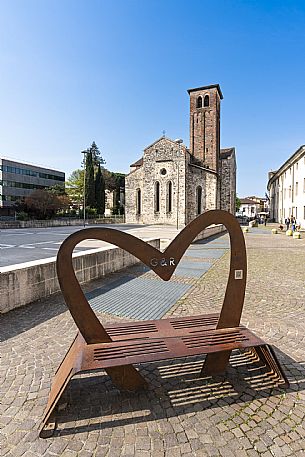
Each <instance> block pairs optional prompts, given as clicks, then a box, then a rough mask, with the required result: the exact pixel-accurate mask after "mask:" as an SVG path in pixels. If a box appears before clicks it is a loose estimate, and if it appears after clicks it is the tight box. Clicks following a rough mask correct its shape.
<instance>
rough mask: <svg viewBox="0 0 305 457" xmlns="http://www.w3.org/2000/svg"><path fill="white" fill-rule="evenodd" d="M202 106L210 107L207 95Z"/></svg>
mask: <svg viewBox="0 0 305 457" xmlns="http://www.w3.org/2000/svg"><path fill="white" fill-rule="evenodd" d="M203 105H204V106H210V97H209V96H208V95H206V96H205V97H204V101H203Z"/></svg>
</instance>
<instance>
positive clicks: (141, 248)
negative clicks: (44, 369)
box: [40, 210, 288, 437]
mask: <svg viewBox="0 0 305 457" xmlns="http://www.w3.org/2000/svg"><path fill="white" fill-rule="evenodd" d="M211 224H223V225H224V226H225V227H226V228H227V230H228V232H229V235H230V243H231V260H230V272H229V278H228V283H227V288H226V292H225V297H224V302H223V306H222V309H221V312H220V314H205V315H200V316H186V317H179V318H170V319H160V320H154V321H139V322H126V323H122V322H120V323H118V324H112V325H109V326H105V327H104V326H103V325H102V324H101V322H100V321H99V319H98V318H97V317H96V315H95V313H94V311H93V310H92V309H91V307H90V305H89V303H88V301H87V299H86V297H85V295H84V293H83V291H82V289H81V287H80V285H79V282H78V280H77V278H76V276H75V273H74V269H73V264H72V252H73V249H74V248H75V246H76V245H77V244H78V243H80V242H81V241H83V240H86V239H97V240H102V241H107V242H109V243H111V244H114V245H116V246H118V247H120V248H122V249H124V250H126V251H128V252H129V253H131V254H133V255H134V256H135V257H137V258H138V259H139V260H141V261H142V262H143V263H144V264H145V265H147V266H148V267H150V268H151V269H152V270H153V271H154V272H155V273H156V274H157V275H158V276H159V277H160V278H161V279H163V280H165V281H168V280H169V279H170V278H171V276H172V275H173V273H174V271H175V269H176V267H177V265H178V263H179V261H180V259H181V257H182V256H183V254H184V253H185V251H186V250H187V248H188V247H189V245H190V244H191V243H192V241H194V239H195V238H196V237H197V235H198V234H199V233H200V232H201V231H202V230H204V229H205V228H206V227H208V226H209V225H211ZM57 274H58V280H59V284H60V287H61V290H62V293H63V296H64V298H65V301H66V303H67V305H68V308H69V310H70V313H71V315H72V317H73V319H74V321H75V323H76V325H77V327H78V329H79V332H78V334H77V336H76V338H75V340H74V341H73V343H72V345H71V347H70V349H69V350H68V352H67V354H66V356H65V358H64V359H63V361H62V363H61V365H60V366H59V368H58V370H57V372H56V375H55V378H54V381H53V384H52V388H51V392H50V395H49V401H48V405H47V408H46V412H45V415H44V418H43V421H42V429H41V432H40V436H41V437H47V436H50V435H52V433H53V431H54V429H55V427H56V420H55V415H54V414H52V413H53V411H54V408H55V407H56V404H57V403H58V400H59V399H60V397H61V395H62V393H63V391H64V389H65V388H66V386H67V384H68V383H69V381H70V379H71V378H72V376H74V375H75V374H76V373H80V372H82V371H88V370H96V369H104V370H105V371H106V372H107V374H108V375H109V376H110V377H111V379H112V381H113V382H114V383H115V384H116V385H117V386H118V387H119V388H121V389H127V390H135V389H138V388H143V387H146V386H147V383H146V381H145V379H144V378H143V377H142V376H141V374H140V373H139V372H138V371H137V370H136V368H134V366H133V364H138V363H143V362H152V361H158V360H164V359H172V358H177V357H185V356H192V355H200V354H206V358H205V361H204V365H203V368H202V371H201V375H202V376H203V375H208V374H209V375H214V374H219V373H222V372H224V371H225V369H226V367H227V365H228V363H229V358H230V354H231V351H232V350H233V349H246V348H251V351H252V352H253V354H254V356H255V357H256V359H257V360H258V359H260V360H261V361H262V362H263V363H264V364H265V365H266V366H267V367H269V369H270V373H271V375H272V376H273V378H274V379H275V380H276V381H277V382H278V383H279V384H281V385H282V386H283V387H285V386H288V381H287V378H286V377H285V374H284V373H283V371H282V369H281V366H280V365H279V362H278V360H277V358H276V356H275V354H274V351H273V349H272V347H271V346H270V345H267V344H266V343H265V342H264V341H263V340H261V339H260V338H258V337H257V336H256V335H254V334H253V333H252V332H251V331H250V330H249V329H248V328H246V327H244V326H240V319H241V314H242V309H243V303H244V296H245V288H246V276H247V258H246V248H245V241H244V236H243V234H242V231H241V229H240V226H239V223H238V222H237V220H236V218H235V217H234V216H232V215H231V214H230V213H228V212H226V211H221V210H213V211H207V212H205V213H203V214H201V215H200V216H198V217H197V218H196V219H194V220H193V221H192V222H191V223H190V224H188V225H187V226H186V227H185V228H184V229H183V230H182V231H181V232H180V233H179V234H178V235H177V237H176V238H175V239H174V240H173V241H172V242H171V244H170V245H169V246H168V247H167V249H166V250H165V251H164V252H160V251H159V250H158V249H155V248H154V247H152V246H150V245H148V244H147V243H145V242H144V241H142V240H140V239H138V238H135V237H134V236H132V235H129V234H127V233H124V232H121V231H118V230H115V229H109V228H88V229H84V230H80V231H78V232H75V233H73V234H72V235H70V236H69V237H68V238H67V239H66V240H65V241H64V242H63V243H62V245H61V247H60V249H59V252H58V255H57Z"/></svg>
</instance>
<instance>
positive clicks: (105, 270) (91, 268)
mask: <svg viewBox="0 0 305 457" xmlns="http://www.w3.org/2000/svg"><path fill="white" fill-rule="evenodd" d="M148 243H149V244H151V245H152V246H154V247H155V248H157V249H159V247H160V240H159V239H152V240H148ZM55 261H56V258H55V257H53V258H49V259H44V260H39V261H34V262H27V263H23V264H18V265H10V266H9V267H2V268H1V270H0V273H1V274H0V313H6V312H7V311H10V310H12V309H14V308H18V307H19V306H23V305H26V304H28V303H31V302H33V301H35V300H39V299H43V298H45V297H48V296H49V295H51V294H54V293H55V292H58V291H59V290H60V288H59V283H58V280H57V274H56V264H55ZM138 262H139V260H138V259H136V258H135V257H134V256H133V255H131V254H129V253H128V252H126V251H124V250H122V249H120V248H117V247H106V248H99V249H92V250H90V251H86V253H85V254H84V253H83V252H78V253H76V254H74V255H73V264H74V269H75V272H76V276H77V278H78V280H79V282H80V283H84V282H88V281H91V280H92V279H96V278H100V277H102V276H105V275H107V274H109V273H112V272H114V271H118V270H121V269H122V268H125V267H128V266H130V265H134V264H136V263H138Z"/></svg>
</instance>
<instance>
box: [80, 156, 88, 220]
mask: <svg viewBox="0 0 305 457" xmlns="http://www.w3.org/2000/svg"><path fill="white" fill-rule="evenodd" d="M87 152H88V151H81V154H84V192H83V194H84V195H83V197H84V203H83V217H84V227H86V154H87Z"/></svg>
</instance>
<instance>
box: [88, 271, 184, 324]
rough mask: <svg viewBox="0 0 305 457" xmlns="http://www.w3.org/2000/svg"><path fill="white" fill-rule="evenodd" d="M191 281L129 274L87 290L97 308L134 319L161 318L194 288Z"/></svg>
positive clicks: (90, 299) (91, 303)
mask: <svg viewBox="0 0 305 457" xmlns="http://www.w3.org/2000/svg"><path fill="white" fill-rule="evenodd" d="M190 287H191V286H190V285H189V284H179V283H177V282H175V281H173V280H172V281H168V282H165V281H161V280H159V279H144V278H143V279H142V278H132V279H130V277H129V279H128V280H127V281H126V277H123V278H120V279H118V280H116V281H113V282H112V283H111V284H110V285H109V286H108V287H106V286H104V287H101V288H99V289H96V290H94V291H93V292H91V293H89V294H87V298H88V299H89V303H90V305H91V307H92V308H93V309H94V310H95V311H100V312H104V313H110V314H116V315H117V316H122V317H130V318H134V319H159V318H161V317H162V316H164V314H165V313H166V312H167V310H168V309H169V308H171V307H172V306H173V305H174V304H175V303H176V301H177V300H178V299H179V298H180V297H181V296H182V295H184V294H185V292H186V291H187V290H188V289H189V288H190Z"/></svg>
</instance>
